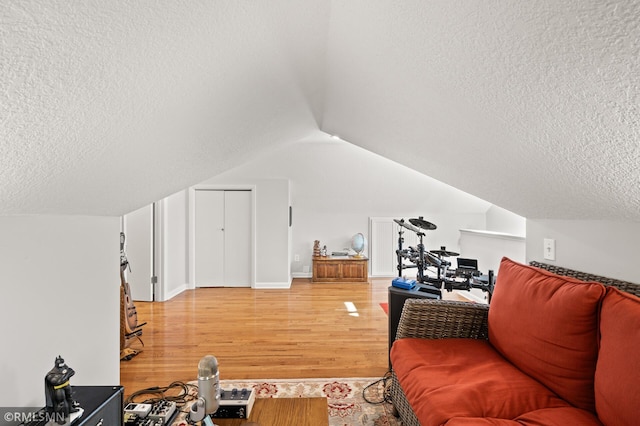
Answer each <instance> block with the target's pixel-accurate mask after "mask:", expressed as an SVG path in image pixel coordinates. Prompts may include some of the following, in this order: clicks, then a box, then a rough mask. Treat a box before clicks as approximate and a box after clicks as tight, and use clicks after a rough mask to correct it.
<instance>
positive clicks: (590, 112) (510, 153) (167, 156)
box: [0, 0, 640, 221]
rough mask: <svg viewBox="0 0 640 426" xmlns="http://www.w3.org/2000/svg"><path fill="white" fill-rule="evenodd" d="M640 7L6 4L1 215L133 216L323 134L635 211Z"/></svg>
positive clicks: (494, 194) (553, 197)
mask: <svg viewBox="0 0 640 426" xmlns="http://www.w3.org/2000/svg"><path fill="white" fill-rule="evenodd" d="M639 22H640V2H638V1H607V2H602V1H595V0H593V1H587V0H565V1H562V2H560V1H557V0H547V1H536V2H522V1H506V0H501V1H487V0H464V1H462V0H455V1H451V0H447V1H444V0H441V1H425V0H404V1H402V2H398V1H393V0H386V1H383V0H373V1H372V0H350V1H327V0H289V1H284V0H269V1H268V2H256V1H249V0H244V1H243V0H240V1H238V0H227V1H211V0H207V1H204V0H202V1H196V0H190V1H175V0H160V1H150V0H147V1H145V0H141V1H135V2H132V1H128V0H127V1H125V0H110V1H79V0H78V1H75V0H73V1H68V0H58V1H47V2H43V1H18V0H15V1H14V0H9V1H3V2H1V3H0V214H22V213H56V214H92V215H120V214H123V213H126V212H129V211H132V210H134V209H135V208H137V207H139V206H142V205H144V204H147V203H149V202H151V201H154V200H157V199H159V198H162V197H164V196H166V195H169V194H171V193H173V192H175V191H177V190H180V189H182V188H185V187H187V186H189V185H192V184H195V183H197V182H200V181H203V180H205V179H207V178H209V177H211V176H214V175H216V174H218V173H220V172H222V171H225V170H228V169H230V168H232V167H235V166H237V165H239V164H241V163H244V162H246V161H248V160H251V159H253V158H256V157H257V156H259V155H261V154H262V153H264V152H266V151H268V150H272V149H275V148H276V147H279V146H284V145H285V144H287V143H291V142H292V141H296V140H301V139H303V138H304V137H305V136H307V135H308V134H310V133H312V132H314V131H316V130H317V128H318V127H320V129H321V130H323V131H326V132H328V133H332V134H339V135H340V136H341V137H342V138H343V139H345V140H348V141H350V142H352V143H354V144H357V145H359V146H361V147H364V148H366V149H368V150H370V151H373V152H376V153H378V154H380V155H383V156H386V157H388V158H390V159H393V160H395V161H397V162H399V163H402V164H405V165H407V166H409V167H411V168H414V169H416V170H418V171H420V172H422V173H424V174H426V175H429V176H431V177H434V178H436V179H438V180H441V181H443V182H445V183H447V184H449V185H452V186H455V187H457V188H459V189H462V190H464V191H466V192H468V193H471V194H473V195H475V196H478V197H481V198H483V199H486V200H487V201H490V202H492V203H494V204H496V205H499V206H501V207H503V208H506V209H509V210H512V211H514V212H515V213H518V214H520V215H522V216H525V217H529V218H560V219H611V220H631V221H640V71H639V70H640V25H639Z"/></svg>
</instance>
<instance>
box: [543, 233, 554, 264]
mask: <svg viewBox="0 0 640 426" xmlns="http://www.w3.org/2000/svg"><path fill="white" fill-rule="evenodd" d="M543 255H544V258H545V259H546V260H556V240H554V239H552V238H545V239H544V254H543Z"/></svg>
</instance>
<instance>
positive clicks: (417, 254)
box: [393, 216, 494, 300]
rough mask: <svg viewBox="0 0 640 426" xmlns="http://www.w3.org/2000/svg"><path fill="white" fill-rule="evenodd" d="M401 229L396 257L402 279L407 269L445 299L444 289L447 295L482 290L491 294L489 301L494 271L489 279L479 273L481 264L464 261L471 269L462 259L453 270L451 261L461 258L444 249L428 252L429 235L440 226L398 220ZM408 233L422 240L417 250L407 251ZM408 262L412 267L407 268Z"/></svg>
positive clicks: (399, 275) (418, 280) (416, 219)
mask: <svg viewBox="0 0 640 426" xmlns="http://www.w3.org/2000/svg"><path fill="white" fill-rule="evenodd" d="M393 221H394V222H395V223H397V224H398V225H400V226H399V228H398V249H397V250H396V255H397V257H398V277H402V276H403V271H404V270H405V269H410V268H417V270H418V272H417V274H416V281H417V282H419V283H421V284H423V286H422V287H424V286H425V285H426V286H428V287H433V288H432V292H433V293H436V294H439V295H441V289H442V288H444V289H445V290H447V291H453V290H471V289H472V288H479V289H481V290H483V291H485V292H487V293H489V300H490V299H491V295H492V293H493V286H494V276H493V271H491V270H490V271H489V273H488V274H487V275H483V274H482V273H481V272H480V271H478V269H477V261H475V265H474V263H473V262H474V260H473V259H464V260H465V261H471V262H468V263H467V262H465V263H467V265H462V264H461V263H462V262H460V261H462V260H463V259H462V258H461V259H459V262H458V267H457V268H455V269H452V268H451V262H450V261H449V260H447V258H450V257H457V256H459V255H460V254H459V253H456V252H453V251H449V250H447V249H446V247H445V246H441V247H440V248H439V249H436V250H429V251H427V250H425V248H424V244H423V238H424V237H425V231H432V230H434V229H436V228H437V227H436V225H434V224H433V223H431V222H428V221H426V220H424V218H423V217H422V216H420V217H417V218H412V219H409V220H408V221H405V220H404V219H394V220H393ZM405 229H408V230H410V231H412V232H415V233H416V235H417V236H418V241H419V242H418V245H417V246H416V247H407V248H403V244H404V232H405ZM405 261H408V262H409V264H406V263H405Z"/></svg>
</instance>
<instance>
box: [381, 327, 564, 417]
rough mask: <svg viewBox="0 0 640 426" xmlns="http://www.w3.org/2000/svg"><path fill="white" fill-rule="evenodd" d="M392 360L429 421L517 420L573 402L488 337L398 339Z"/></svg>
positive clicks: (416, 406) (410, 398)
mask: <svg viewBox="0 0 640 426" xmlns="http://www.w3.org/2000/svg"><path fill="white" fill-rule="evenodd" d="M391 363H392V365H393V370H394V372H395V373H396V376H397V377H398V381H399V383H400V386H401V387H402V390H403V391H404V394H405V396H406V398H407V400H408V401H409V404H411V407H412V408H413V411H414V413H415V414H416V416H417V418H418V419H419V420H420V424H423V425H441V424H444V423H446V422H447V421H448V420H449V419H451V418H453V417H493V418H498V419H515V418H517V417H518V416H520V415H522V414H525V413H528V412H531V411H535V410H540V409H542V408H557V407H566V406H568V404H567V403H566V402H565V401H563V400H562V399H560V398H559V397H558V396H557V395H555V394H554V393H553V392H551V391H550V390H549V389H547V388H546V387H545V386H543V385H542V384H540V383H539V382H537V381H536V380H534V379H532V378H531V377H529V376H527V375H526V374H524V373H522V372H521V371H519V370H518V369H517V368H515V367H514V366H513V365H512V364H511V363H509V362H508V361H507V360H505V359H504V358H503V357H502V356H501V355H500V354H499V353H498V352H496V351H495V349H493V347H492V346H491V345H490V344H489V342H488V341H486V340H475V339H415V338H407V339H400V340H396V341H395V342H394V344H393V346H392V348H391Z"/></svg>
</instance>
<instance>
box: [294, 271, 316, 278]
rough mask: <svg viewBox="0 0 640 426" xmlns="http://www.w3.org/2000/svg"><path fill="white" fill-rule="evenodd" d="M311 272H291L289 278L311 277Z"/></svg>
mask: <svg viewBox="0 0 640 426" xmlns="http://www.w3.org/2000/svg"><path fill="white" fill-rule="evenodd" d="M311 277H313V274H312V273H311V272H292V273H291V278H311Z"/></svg>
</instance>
